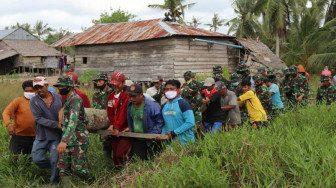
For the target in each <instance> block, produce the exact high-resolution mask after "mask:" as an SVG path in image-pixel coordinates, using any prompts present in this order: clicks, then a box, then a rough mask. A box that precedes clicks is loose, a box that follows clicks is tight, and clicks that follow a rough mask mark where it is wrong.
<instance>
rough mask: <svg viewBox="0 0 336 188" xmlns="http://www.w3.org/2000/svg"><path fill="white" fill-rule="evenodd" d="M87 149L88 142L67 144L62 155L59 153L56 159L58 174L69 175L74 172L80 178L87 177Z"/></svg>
mask: <svg viewBox="0 0 336 188" xmlns="http://www.w3.org/2000/svg"><path fill="white" fill-rule="evenodd" d="M87 149H88V144H83V145H80V146H67V148H66V150H65V151H64V153H63V155H60V156H59V159H58V164H57V166H58V168H59V170H60V173H59V174H60V176H71V175H72V172H74V173H76V174H77V175H78V176H80V177H81V178H86V177H88V174H89V170H88V168H87Z"/></svg>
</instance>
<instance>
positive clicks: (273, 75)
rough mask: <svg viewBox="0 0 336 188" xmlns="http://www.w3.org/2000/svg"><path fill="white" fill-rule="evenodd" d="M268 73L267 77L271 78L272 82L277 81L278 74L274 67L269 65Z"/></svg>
mask: <svg viewBox="0 0 336 188" xmlns="http://www.w3.org/2000/svg"><path fill="white" fill-rule="evenodd" d="M266 75H267V78H269V79H270V81H271V82H272V83H275V82H276V76H275V73H274V69H273V68H272V67H268V69H267V74H266Z"/></svg>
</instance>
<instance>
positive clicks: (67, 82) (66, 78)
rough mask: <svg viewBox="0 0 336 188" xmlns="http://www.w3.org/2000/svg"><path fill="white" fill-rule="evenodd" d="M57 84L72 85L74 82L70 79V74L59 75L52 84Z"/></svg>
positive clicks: (57, 85) (56, 85)
mask: <svg viewBox="0 0 336 188" xmlns="http://www.w3.org/2000/svg"><path fill="white" fill-rule="evenodd" d="M59 86H69V87H74V83H73V81H72V78H71V76H62V77H59V78H58V80H57V83H56V84H55V85H54V87H59Z"/></svg>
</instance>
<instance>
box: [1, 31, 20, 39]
mask: <svg viewBox="0 0 336 188" xmlns="http://www.w3.org/2000/svg"><path fill="white" fill-rule="evenodd" d="M16 30H17V29H7V30H0V40H1V39H3V38H5V37H6V36H8V35H9V34H11V33H13V32H14V31H16Z"/></svg>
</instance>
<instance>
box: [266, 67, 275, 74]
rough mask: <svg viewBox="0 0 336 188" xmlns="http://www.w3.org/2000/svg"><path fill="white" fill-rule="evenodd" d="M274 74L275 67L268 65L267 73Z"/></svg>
mask: <svg viewBox="0 0 336 188" xmlns="http://www.w3.org/2000/svg"><path fill="white" fill-rule="evenodd" d="M273 74H274V69H273V68H272V67H268V69H267V75H273Z"/></svg>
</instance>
